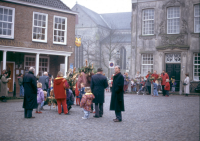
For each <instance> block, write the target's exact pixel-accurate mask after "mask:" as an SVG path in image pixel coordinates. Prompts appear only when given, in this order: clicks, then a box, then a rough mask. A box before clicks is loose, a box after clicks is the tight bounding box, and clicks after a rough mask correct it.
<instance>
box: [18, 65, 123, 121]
mask: <svg viewBox="0 0 200 141" xmlns="http://www.w3.org/2000/svg"><path fill="white" fill-rule="evenodd" d="M34 72H35V69H34V68H33V67H30V69H29V72H28V74H26V75H24V76H21V77H20V78H19V79H21V78H22V77H23V79H22V80H19V81H20V82H21V83H22V85H23V89H24V101H23V108H24V117H25V118H34V117H33V116H32V111H33V109H36V112H35V113H37V114H41V113H42V111H41V109H42V108H43V106H44V105H46V104H48V103H45V102H46V101H45V98H47V97H49V96H54V97H55V99H56V102H57V107H58V114H59V115H60V114H61V113H64V114H65V115H69V110H70V109H71V108H72V107H71V105H74V96H73V88H71V87H70V86H69V84H68V82H67V80H66V79H65V78H64V77H63V74H62V72H58V74H57V77H56V78H55V79H54V80H52V78H51V75H49V74H48V73H47V72H44V75H43V76H40V77H37V78H36V77H35V76H34ZM83 76H85V74H84V72H81V73H80V75H79V76H78V79H77V82H76V87H75V90H74V94H75V96H76V105H77V106H80V108H82V109H83V112H84V116H83V117H82V119H88V118H89V116H90V113H95V115H94V116H93V117H94V118H100V117H103V103H104V102H105V95H104V91H105V89H106V88H107V87H108V83H107V78H106V77H105V76H104V75H103V70H102V68H99V69H98V70H97V73H96V74H94V75H92V76H91V79H90V80H87V82H86V81H85V82H84V80H86V79H85V78H83ZM83 82H84V83H83ZM21 83H20V84H21ZM86 86H87V87H86ZM88 86H89V87H88ZM71 89H72V90H71ZM123 93H124V77H123V75H122V74H121V73H120V67H119V66H116V67H115V75H114V76H113V84H112V96H111V103H110V110H114V111H115V116H116V118H115V119H113V121H114V122H121V121H122V113H121V112H122V111H124V97H123ZM93 103H94V104H95V112H93Z"/></svg>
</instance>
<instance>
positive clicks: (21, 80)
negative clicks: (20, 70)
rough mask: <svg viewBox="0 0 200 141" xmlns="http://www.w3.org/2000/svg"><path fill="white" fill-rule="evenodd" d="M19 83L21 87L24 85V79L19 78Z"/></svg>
mask: <svg viewBox="0 0 200 141" xmlns="http://www.w3.org/2000/svg"><path fill="white" fill-rule="evenodd" d="M18 83H19V86H21V85H23V78H22V77H20V78H18Z"/></svg>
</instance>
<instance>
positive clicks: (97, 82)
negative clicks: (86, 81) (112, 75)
mask: <svg viewBox="0 0 200 141" xmlns="http://www.w3.org/2000/svg"><path fill="white" fill-rule="evenodd" d="M102 73H103V70H102V68H98V69H97V74H95V75H93V76H92V80H91V85H90V87H91V90H92V93H93V94H94V96H95V99H94V100H93V103H95V116H94V117H95V118H99V117H102V115H103V103H104V89H105V88H107V87H108V82H107V78H106V77H105V76H103V75H102Z"/></svg>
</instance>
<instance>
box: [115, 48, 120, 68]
mask: <svg viewBox="0 0 200 141" xmlns="http://www.w3.org/2000/svg"><path fill="white" fill-rule="evenodd" d="M116 56H117V65H119V59H120V52H119V50H118V51H117V52H116Z"/></svg>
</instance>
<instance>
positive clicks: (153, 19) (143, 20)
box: [142, 8, 155, 35]
mask: <svg viewBox="0 0 200 141" xmlns="http://www.w3.org/2000/svg"><path fill="white" fill-rule="evenodd" d="M150 9H152V10H153V13H154V18H153V19H147V20H144V11H145V10H149V9H143V10H142V35H154V34H155V24H154V26H153V29H154V30H153V32H154V34H144V33H143V31H144V22H145V21H153V23H154V20H155V9H153V8H150ZM148 28H149V27H148Z"/></svg>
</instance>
